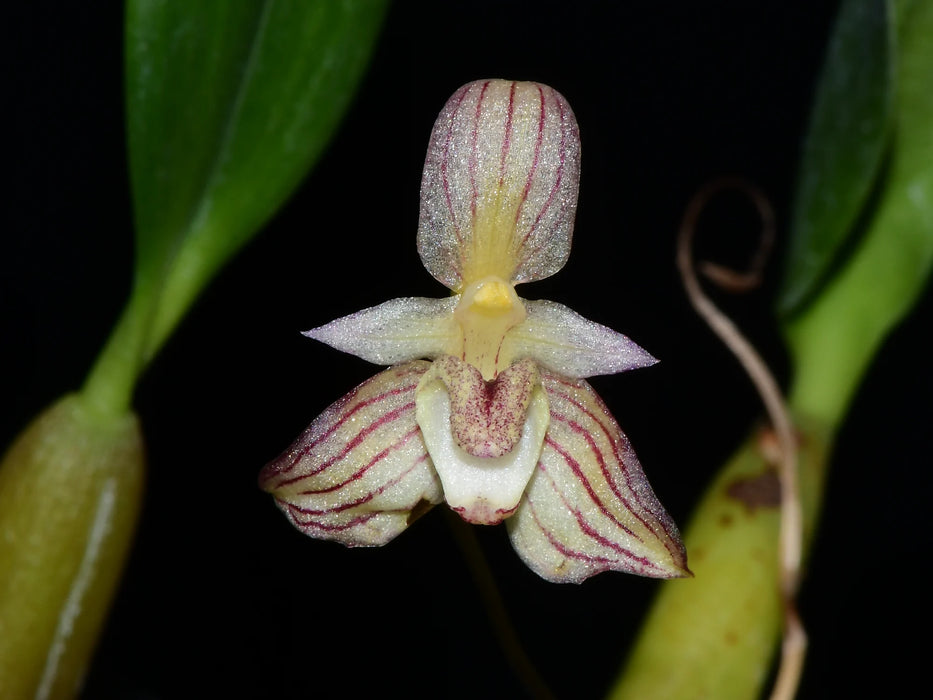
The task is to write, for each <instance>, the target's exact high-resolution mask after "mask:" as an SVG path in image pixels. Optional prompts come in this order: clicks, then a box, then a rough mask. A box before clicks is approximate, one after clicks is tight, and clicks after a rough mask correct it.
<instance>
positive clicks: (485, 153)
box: [259, 80, 690, 582]
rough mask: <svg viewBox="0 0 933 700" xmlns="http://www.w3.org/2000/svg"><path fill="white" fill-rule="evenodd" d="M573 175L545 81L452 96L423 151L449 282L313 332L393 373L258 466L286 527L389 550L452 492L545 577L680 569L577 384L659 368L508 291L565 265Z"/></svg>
mask: <svg viewBox="0 0 933 700" xmlns="http://www.w3.org/2000/svg"><path fill="white" fill-rule="evenodd" d="M579 175H580V137H579V131H578V128H577V123H576V119H575V117H574V115H573V112H572V111H571V109H570V106H569V105H568V104H567V102H566V100H565V99H564V98H563V97H562V96H561V95H560V94H559V93H557V92H556V91H555V90H553V89H551V88H549V87H547V86H546V85H541V84H537V83H530V82H512V81H505V80H483V81H477V82H473V83H469V84H468V85H464V86H463V87H462V88H460V89H459V90H458V91H457V92H456V93H455V94H454V95H453V97H451V98H450V100H448V102H447V104H446V105H445V106H444V109H443V110H442V111H441V113H440V115H439V117H438V119H437V122H436V123H435V125H434V130H433V131H432V133H431V140H430V144H429V146H428V154H427V158H426V160H425V166H424V175H423V179H422V184H421V215H420V221H419V227H418V252H419V253H420V255H421V259H422V261H423V263H424V265H425V267H426V268H427V269H428V272H430V273H431V274H432V275H433V276H434V277H435V278H436V279H437V280H438V281H439V282H441V283H443V284H444V285H446V286H447V287H448V288H449V289H450V290H452V292H453V294H452V295H451V296H448V297H447V298H444V299H426V298H414V297H412V298H402V299H393V300H391V301H387V302H385V303H384V304H381V305H379V306H375V307H372V308H369V309H364V310H363V311H359V312H357V313H355V314H352V315H350V316H346V317H344V318H340V319H337V320H336V321H333V322H331V323H329V324H327V325H325V326H321V327H320V328H315V329H314V330H311V331H308V332H307V333H306V335H308V336H310V337H311V338H314V339H316V340H319V341H322V342H324V343H327V344H328V345H331V346H333V347H334V348H337V349H338V350H342V351H344V352H348V353H351V354H354V355H357V356H359V357H361V358H363V359H364V360H368V361H370V362H373V363H376V364H380V365H390V367H389V369H387V370H385V371H383V372H381V373H380V374H377V375H376V376H375V377H373V378H372V379H370V380H368V381H366V382H364V383H363V384H361V385H360V386H358V387H357V388H356V389H354V390H353V391H351V392H350V393H349V394H347V395H346V396H344V397H343V398H342V399H340V400H339V401H337V402H336V403H334V404H333V405H332V406H330V407H329V408H328V409H327V410H325V411H324V413H322V414H321V415H320V416H319V417H318V418H317V419H315V420H314V422H313V423H311V425H310V426H309V427H308V428H307V429H306V430H305V431H304V433H302V435H301V436H300V437H299V438H298V439H297V440H296V441H295V443H294V444H293V445H292V446H291V447H289V448H288V449H287V450H286V451H285V452H284V453H283V454H282V455H280V456H279V457H278V458H277V459H275V460H273V461H272V462H270V463H269V464H268V465H266V467H265V468H264V469H263V470H262V473H261V475H260V479H259V481H260V485H261V487H262V488H263V489H264V490H266V491H268V492H270V493H272V494H273V495H274V496H275V500H276V503H277V504H278V506H279V508H281V510H282V511H283V512H284V513H285V515H286V516H288V518H289V520H291V522H292V523H293V524H294V525H295V527H297V528H298V529H299V530H301V531H302V532H304V533H306V534H308V535H310V536H311V537H316V538H320V539H329V540H336V541H337V542H341V543H343V544H345V545H348V546H372V545H382V544H385V543H386V542H388V541H389V540H391V539H392V538H394V537H395V536H396V535H398V534H399V533H400V532H402V530H404V529H405V528H406V527H407V526H408V525H409V524H410V523H411V522H412V521H413V520H414V519H415V518H417V517H418V516H420V515H421V514H422V513H423V512H424V511H425V510H427V508H429V507H430V506H432V505H434V504H438V503H441V502H442V501H446V502H447V504H448V505H449V506H450V507H451V508H453V509H454V510H455V511H456V512H457V513H459V514H460V516H461V517H462V518H463V519H464V520H466V521H468V522H471V523H479V524H488V525H491V524H495V523H499V522H501V521H505V522H506V526H507V528H508V533H509V537H510V538H511V541H512V544H513V546H514V548H515V550H516V551H517V552H518V554H519V556H521V558H522V559H523V560H524V561H525V563H527V564H528V566H529V567H531V568H532V569H533V570H534V571H535V572H537V573H538V574H539V575H540V576H542V577H543V578H545V579H548V580H550V581H570V582H579V581H582V580H583V579H585V578H587V577H588V576H591V575H593V574H596V573H599V572H601V571H606V570H617V571H627V572H631V573H635V574H640V575H643V576H652V577H659V578H672V577H679V576H688V575H690V573H689V570H688V569H687V564H686V553H685V551H684V546H683V543H682V542H681V539H680V534H679V533H678V531H677V527H676V525H675V524H674V522H673V521H672V519H671V518H670V516H669V515H668V514H667V513H666V512H665V510H664V508H663V507H662V506H661V504H660V503H659V502H658V499H657V498H656V497H655V495H654V492H653V491H652V490H651V487H650V486H649V484H648V481H647V479H646V478H645V475H644V473H643V472H642V468H641V465H640V464H639V462H638V458H637V457H636V456H635V452H634V451H633V450H632V447H631V445H630V444H629V441H628V439H627V438H626V436H625V435H624V434H623V433H622V431H621V429H620V428H619V426H618V424H617V423H616V421H615V419H614V418H613V417H612V415H611V414H610V413H609V411H608V409H607V408H606V406H605V405H604V404H603V402H602V401H601V400H600V398H599V397H598V396H597V395H596V393H595V392H594V391H593V389H592V388H591V387H590V385H589V384H588V383H587V382H586V381H584V377H589V376H593V375H600V374H613V373H616V372H623V371H625V370H629V369H635V368H639V367H646V366H648V365H651V364H654V363H655V362H656V360H655V359H654V358H653V357H651V355H649V354H648V353H647V352H645V351H644V350H643V349H642V348H640V347H639V346H638V345H636V344H635V343H634V342H632V341H631V340H629V339H628V338H627V337H625V336H624V335H621V334H619V333H616V332H615V331H613V330H611V329H609V328H607V327H605V326H602V325H600V324H598V323H594V322H592V321H589V320H587V319H585V318H583V317H582V316H580V315H579V314H577V313H576V312H574V311H572V310H571V309H569V308H567V307H566V306H563V305H561V304H558V303H555V302H552V301H544V300H539V301H531V300H524V299H521V298H519V297H518V295H517V294H516V292H515V285H517V284H519V283H525V282H532V281H535V280H540V279H543V278H545V277H548V276H550V275H552V274H554V273H555V272H557V271H558V270H559V269H560V268H561V267H563V265H564V263H565V262H566V260H567V256H568V255H569V253H570V240H571V234H572V232H573V224H574V214H575V211H576V205H577V190H578V185H579Z"/></svg>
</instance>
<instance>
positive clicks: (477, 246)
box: [418, 80, 580, 291]
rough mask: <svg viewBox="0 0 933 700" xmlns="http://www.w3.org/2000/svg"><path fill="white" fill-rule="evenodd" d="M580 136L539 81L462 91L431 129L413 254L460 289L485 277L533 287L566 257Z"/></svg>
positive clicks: (561, 103) (564, 107) (560, 101)
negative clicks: (416, 243) (527, 284)
mask: <svg viewBox="0 0 933 700" xmlns="http://www.w3.org/2000/svg"><path fill="white" fill-rule="evenodd" d="M579 179H580V136H579V131H578V129H577V122H576V119H575V117H574V115H573V112H572V111H571V109H570V106H569V105H568V104H567V101H566V100H565V99H564V98H563V97H562V96H561V95H560V94H559V93H558V92H557V91H555V90H553V89H552V88H550V87H548V86H546V85H541V84H538V83H528V82H514V81H507V80H480V81H476V82H473V83H469V84H468V85H464V86H463V87H462V88H460V89H459V90H458V91H457V92H456V93H455V94H454V95H453V97H451V98H450V100H449V101H448V102H447V104H446V105H445V106H444V109H443V110H442V111H441V113H440V115H439V116H438V118H437V121H436V123H435V124H434V130H433V131H432V132H431V141H430V144H429V146H428V154H427V158H426V159H425V164H424V175H423V178H422V182H421V217H420V222H419V226H418V251H419V252H420V254H421V259H422V261H423V262H424V265H425V267H426V268H427V269H428V271H429V272H430V273H431V274H432V275H433V276H434V277H435V278H436V279H437V280H439V281H440V282H442V283H443V284H445V285H447V286H448V287H450V288H451V289H454V290H457V291H461V290H462V289H463V288H464V287H465V286H466V285H468V284H470V283H472V282H475V281H477V280H479V279H481V278H483V277H487V276H496V277H500V278H502V279H504V280H508V281H511V282H515V283H518V282H530V281H532V280H538V279H543V278H544V277H548V276H550V275H552V274H554V273H555V272H557V270H559V269H560V268H561V267H563V265H564V263H565V262H566V260H567V256H568V255H569V254H570V239H571V235H572V233H573V223H574V216H575V213H576V206H577V190H578V185H579Z"/></svg>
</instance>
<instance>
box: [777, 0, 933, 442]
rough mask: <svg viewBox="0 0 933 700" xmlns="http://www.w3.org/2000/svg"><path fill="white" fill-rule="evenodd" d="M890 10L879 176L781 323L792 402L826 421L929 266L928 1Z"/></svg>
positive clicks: (932, 253)
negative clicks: (892, 38) (860, 229)
mask: <svg viewBox="0 0 933 700" xmlns="http://www.w3.org/2000/svg"><path fill="white" fill-rule="evenodd" d="M894 7H895V9H896V10H897V12H896V15H895V19H896V25H897V43H896V54H897V82H896V92H895V99H894V119H893V130H892V133H891V137H892V138H891V142H890V148H889V152H888V154H887V156H886V157H887V163H886V167H885V173H884V177H883V179H882V180H881V181H880V182H879V183H878V186H877V196H875V197H873V198H872V200H871V204H872V206H871V208H870V209H868V210H867V211H865V212H864V213H863V214H862V219H863V221H864V234H863V235H862V236H861V238H860V239H859V241H858V243H857V245H855V246H854V249H853V250H852V252H851V254H850V255H849V256H848V258H847V260H846V262H845V264H844V265H843V266H841V267H840V269H839V270H838V271H837V272H835V274H834V275H833V276H832V278H831V279H830V280H828V282H827V284H826V285H825V287H824V288H823V289H822V290H821V291H820V294H819V295H818V296H817V297H816V298H814V300H813V301H812V302H811V303H810V304H809V305H808V306H807V307H806V308H805V309H803V311H802V313H799V314H798V315H796V316H795V317H793V318H791V319H789V320H787V321H786V322H785V324H784V332H785V335H786V337H787V341H788V345H789V350H790V353H791V358H792V362H793V364H794V373H795V379H794V386H793V390H792V393H791V401H792V404H793V405H794V407H795V408H796V409H797V410H798V411H800V412H804V413H806V414H808V415H813V416H820V417H822V418H823V419H824V420H826V421H827V422H829V423H830V424H833V425H838V423H839V421H840V420H841V419H842V417H843V416H844V415H845V411H846V408H847V406H848V403H849V401H850V399H851V397H852V395H853V394H854V392H855V389H856V388H857V386H858V383H859V381H860V379H861V377H862V375H863V373H864V371H865V370H866V369H867V367H868V365H869V363H870V362H871V359H872V358H873V356H874V355H875V353H876V352H877V351H878V349H879V347H880V345H881V343H882V341H883V340H884V338H885V337H886V336H887V334H888V332H889V331H890V330H891V329H892V328H893V327H894V326H895V325H896V324H897V323H898V322H899V321H900V320H901V319H902V318H903V317H904V316H905V315H906V314H907V313H908V311H909V310H910V309H911V308H912V306H913V305H914V303H915V302H916V300H917V299H918V297H919V296H920V294H921V293H922V292H923V290H924V289H925V288H926V285H927V282H928V279H929V277H930V271H931V268H933V127H931V125H933V89H931V86H933V43H931V42H930V36H933V3H930V2H926V0H923V1H922V2H908V1H902V2H897V3H896V4H895V5H894Z"/></svg>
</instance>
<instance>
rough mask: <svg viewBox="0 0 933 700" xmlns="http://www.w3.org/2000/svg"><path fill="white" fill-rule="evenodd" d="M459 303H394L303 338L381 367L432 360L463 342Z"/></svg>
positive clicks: (415, 300)
mask: <svg viewBox="0 0 933 700" xmlns="http://www.w3.org/2000/svg"><path fill="white" fill-rule="evenodd" d="M457 301H458V297H448V298H447V299H425V298H423V297H407V298H402V299H392V300H391V301H387V302H385V303H384V304H380V305H379V306H373V307H370V308H368V309H363V310H362V311H357V312H356V313H355V314H350V315H349V316H344V317H343V318H338V319H337V320H336V321H331V322H330V323H328V324H327V325H324V326H321V327H319V328H313V329H311V330H310V331H305V332H304V335H306V336H308V337H309V338H314V339H315V340H319V341H321V342H322V343H326V344H327V345H330V346H331V347H332V348H336V349H337V350H341V351H342V352H346V353H349V354H351V355H356V356H357V357H361V358H363V359H364V360H366V361H368V362H372V363H374V364H377V365H394V364H398V363H400V362H408V361H409V360H417V359H420V358H425V357H427V358H434V357H437V356H438V355H441V354H443V353H444V352H445V349H446V348H447V347H448V346H449V345H450V344H451V342H454V340H455V339H458V338H459V333H460V330H459V328H458V327H457V324H456V321H455V320H454V316H453V312H454V308H455V307H456V306H457Z"/></svg>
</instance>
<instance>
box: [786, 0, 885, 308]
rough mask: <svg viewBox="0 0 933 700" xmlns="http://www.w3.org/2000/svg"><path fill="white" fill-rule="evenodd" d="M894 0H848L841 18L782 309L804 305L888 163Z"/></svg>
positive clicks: (804, 172)
mask: <svg viewBox="0 0 933 700" xmlns="http://www.w3.org/2000/svg"><path fill="white" fill-rule="evenodd" d="M891 13H892V9H891V6H890V2H889V0H847V1H846V2H843V4H842V6H841V8H840V11H839V15H838V17H837V19H836V24H835V29H834V31H833V36H832V38H831V40H830V43H829V46H828V49H827V56H826V60H825V63H824V66H823V70H822V74H821V76H820V80H819V84H818V88H817V91H816V96H815V101H814V105H813V111H812V113H811V117H810V128H809V132H808V134H807V138H806V141H805V143H804V149H803V157H802V162H801V166H800V175H799V178H798V182H797V191H796V196H795V201H794V209H793V212H792V214H791V226H790V230H791V239H790V243H789V249H788V257H787V265H786V269H785V273H784V274H785V277H784V281H783V288H782V290H781V292H780V295H779V297H778V309H779V311H780V312H781V313H782V314H783V315H789V314H792V313H794V312H796V311H799V310H800V309H801V308H802V306H803V305H805V304H806V303H807V302H808V300H810V299H812V298H813V296H814V295H815V294H816V293H817V292H818V290H819V288H820V286H821V285H822V284H823V283H825V281H826V280H827V278H828V276H829V275H830V274H831V272H832V269H833V266H834V265H835V264H837V263H839V261H840V257H841V256H842V255H843V253H844V251H845V248H846V244H847V243H848V242H849V241H850V239H851V237H852V236H853V235H854V234H855V232H856V230H857V229H856V227H855V226H854V224H855V223H856V221H857V220H858V218H859V215H860V212H861V211H862V209H863V207H864V206H865V204H866V201H867V200H868V199H869V196H870V194H871V192H872V188H873V185H874V183H875V182H876V180H877V178H878V175H879V173H880V171H881V169H882V162H883V155H884V152H885V146H886V144H887V141H888V138H887V137H888V135H889V132H890V129H889V125H890V122H891V116H892V105H893V95H894V70H895V61H894V55H893V43H894V37H893V23H892V22H891V21H890V20H891Z"/></svg>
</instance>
